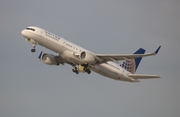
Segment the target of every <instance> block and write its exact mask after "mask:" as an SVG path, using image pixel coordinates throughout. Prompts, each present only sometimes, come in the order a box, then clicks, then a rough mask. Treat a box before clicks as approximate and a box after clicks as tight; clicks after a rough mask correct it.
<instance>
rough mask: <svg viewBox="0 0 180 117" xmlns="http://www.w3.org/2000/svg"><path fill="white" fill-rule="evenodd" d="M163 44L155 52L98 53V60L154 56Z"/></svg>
mask: <svg viewBox="0 0 180 117" xmlns="http://www.w3.org/2000/svg"><path fill="white" fill-rule="evenodd" d="M160 48H161V46H159V47H158V49H157V50H156V51H155V52H153V53H145V54H96V58H97V60H99V61H100V62H107V61H115V62H117V61H119V60H129V59H134V58H139V57H146V56H153V55H156V54H157V53H158V51H159V49H160Z"/></svg>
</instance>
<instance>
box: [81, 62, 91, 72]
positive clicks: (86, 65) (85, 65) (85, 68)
mask: <svg viewBox="0 0 180 117" xmlns="http://www.w3.org/2000/svg"><path fill="white" fill-rule="evenodd" d="M82 66H83V67H84V71H85V72H87V73H88V74H90V73H91V71H90V69H89V68H88V64H83V65H82Z"/></svg>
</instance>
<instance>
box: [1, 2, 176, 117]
mask: <svg viewBox="0 0 180 117" xmlns="http://www.w3.org/2000/svg"><path fill="white" fill-rule="evenodd" d="M32 25H33V26H38V27H41V28H44V29H46V30H48V31H50V32H53V33H54V34H57V35H59V36H61V37H64V38H65V39H67V40H69V41H71V42H74V43H76V44H78V45H80V46H82V47H84V48H86V49H88V50H90V51H93V52H95V53H101V54H103V53H107V54H110V53H111V54H125V53H127V54H131V53H133V52H135V51H136V50H137V49H139V47H142V48H145V49H146V50H147V51H146V52H154V51H155V50H156V49H157V47H158V46H159V45H162V48H161V50H160V52H159V54H158V55H157V56H153V57H147V58H144V59H143V60H142V62H141V64H140V66H139V69H138V70H137V73H147V74H157V75H160V76H161V79H152V80H141V82H140V83H126V82H121V81H115V80H111V79H108V78H105V77H103V76H100V75H98V74H96V73H92V74H90V75H88V74H79V75H76V74H75V73H73V72H72V71H71V69H72V68H71V66H69V65H65V66H48V65H45V64H44V63H42V62H41V61H38V59H37V57H38V55H39V53H40V51H41V50H43V51H44V52H51V51H49V50H47V49H45V48H43V47H40V46H37V52H36V53H31V52H30V50H31V47H32V45H31V44H29V43H27V42H26V41H25V38H23V37H22V35H21V30H23V29H24V28H26V27H27V26H32ZM0 40H1V41H0V66H1V67H0V117H120V116H121V117H179V116H180V77H179V72H180V62H179V61H178V60H179V58H180V46H179V44H180V1H179V0H88V1H87V0H71V1H70V0H1V1H0ZM51 53H53V52H51ZM53 54H54V53H53Z"/></svg>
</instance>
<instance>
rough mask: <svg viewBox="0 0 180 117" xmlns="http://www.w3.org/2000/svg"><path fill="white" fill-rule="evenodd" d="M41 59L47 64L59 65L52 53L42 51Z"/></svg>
mask: <svg viewBox="0 0 180 117" xmlns="http://www.w3.org/2000/svg"><path fill="white" fill-rule="evenodd" d="M41 60H42V61H43V62H44V63H45V64H48V65H59V63H58V61H57V60H56V58H55V56H54V55H52V54H47V53H44V54H43V55H42V58H41Z"/></svg>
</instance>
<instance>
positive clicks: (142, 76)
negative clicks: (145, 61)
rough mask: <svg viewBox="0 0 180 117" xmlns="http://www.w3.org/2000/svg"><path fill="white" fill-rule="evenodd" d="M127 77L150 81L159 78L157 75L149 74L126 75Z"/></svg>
mask: <svg viewBox="0 0 180 117" xmlns="http://www.w3.org/2000/svg"><path fill="white" fill-rule="evenodd" d="M128 76H129V77H131V78H133V79H152V78H160V77H159V76H157V75H149V74H128Z"/></svg>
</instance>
